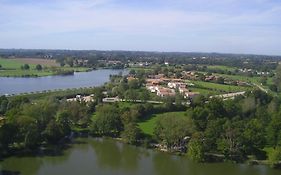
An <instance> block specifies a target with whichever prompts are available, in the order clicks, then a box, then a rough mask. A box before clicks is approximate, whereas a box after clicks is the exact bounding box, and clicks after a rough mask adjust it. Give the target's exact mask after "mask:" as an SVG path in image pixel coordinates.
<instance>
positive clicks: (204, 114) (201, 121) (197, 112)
mask: <svg viewBox="0 0 281 175" xmlns="http://www.w3.org/2000/svg"><path fill="white" fill-rule="evenodd" d="M191 118H192V121H193V123H194V125H195V127H196V130H198V131H204V130H205V129H206V127H207V122H208V121H207V118H208V111H207V110H206V109H205V108H203V107H200V106H199V107H195V108H194V110H193V112H192V115H191Z"/></svg>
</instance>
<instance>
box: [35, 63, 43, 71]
mask: <svg viewBox="0 0 281 175" xmlns="http://www.w3.org/2000/svg"><path fill="white" fill-rule="evenodd" d="M35 69H36V70H38V71H41V70H42V69H43V67H42V66H41V64H37V65H36V67H35Z"/></svg>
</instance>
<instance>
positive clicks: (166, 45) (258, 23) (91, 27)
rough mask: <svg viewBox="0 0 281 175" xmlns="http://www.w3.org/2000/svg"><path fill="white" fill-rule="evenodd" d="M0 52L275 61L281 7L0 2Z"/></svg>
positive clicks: (151, 0)
mask: <svg viewBox="0 0 281 175" xmlns="http://www.w3.org/2000/svg"><path fill="white" fill-rule="evenodd" d="M0 48H35V49H40V48H42V49H82V50H83V49H96V50H146V51H186V52H193V51H200V52H224V53H254V54H270V55H281V1H280V0H44V1H38V0H0Z"/></svg>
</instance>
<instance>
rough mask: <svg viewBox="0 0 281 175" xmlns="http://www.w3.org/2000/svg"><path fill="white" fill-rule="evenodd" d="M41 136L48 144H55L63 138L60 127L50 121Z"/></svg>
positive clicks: (53, 121)
mask: <svg viewBox="0 0 281 175" xmlns="http://www.w3.org/2000/svg"><path fill="white" fill-rule="evenodd" d="M43 135H44V137H45V138H46V140H47V141H48V142H49V143H57V142H58V141H60V139H62V138H63V136H64V133H63V129H62V127H61V126H60V125H59V124H58V123H57V122H56V121H55V120H51V121H50V122H49V123H48V125H47V127H46V129H45V131H44V132H43Z"/></svg>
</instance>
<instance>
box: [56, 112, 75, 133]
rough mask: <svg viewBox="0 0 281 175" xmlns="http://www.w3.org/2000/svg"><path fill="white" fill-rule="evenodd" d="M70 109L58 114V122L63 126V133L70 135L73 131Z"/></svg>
mask: <svg viewBox="0 0 281 175" xmlns="http://www.w3.org/2000/svg"><path fill="white" fill-rule="evenodd" d="M69 116H70V114H69V112H68V111H58V112H57V115H56V122H57V124H58V125H59V126H60V127H61V131H62V135H64V136H66V135H69V134H70V132H71V121H70V119H69Z"/></svg>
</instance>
